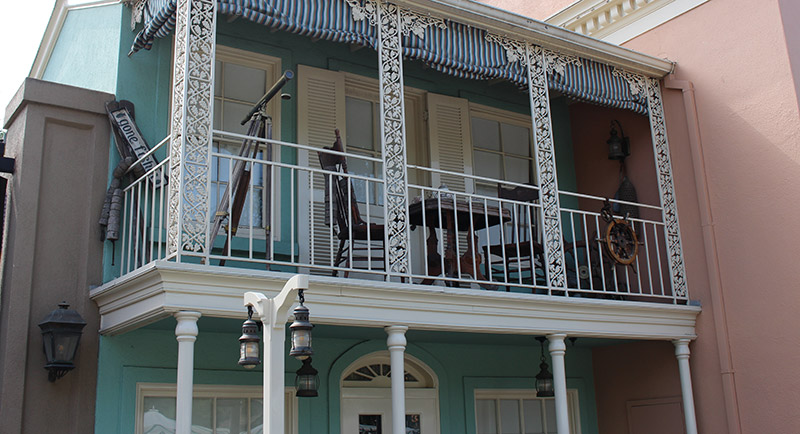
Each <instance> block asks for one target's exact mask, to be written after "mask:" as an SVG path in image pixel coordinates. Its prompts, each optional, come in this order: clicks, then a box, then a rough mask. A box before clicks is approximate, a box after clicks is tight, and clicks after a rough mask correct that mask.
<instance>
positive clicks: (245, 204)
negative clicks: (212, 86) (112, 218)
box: [115, 130, 688, 304]
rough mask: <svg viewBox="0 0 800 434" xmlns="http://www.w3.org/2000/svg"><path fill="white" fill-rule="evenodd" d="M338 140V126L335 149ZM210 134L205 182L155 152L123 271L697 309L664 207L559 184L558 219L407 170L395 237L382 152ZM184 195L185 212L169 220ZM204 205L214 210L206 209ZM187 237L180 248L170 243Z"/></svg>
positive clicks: (484, 183) (517, 199) (520, 188)
mask: <svg viewBox="0 0 800 434" xmlns="http://www.w3.org/2000/svg"><path fill="white" fill-rule="evenodd" d="M334 138H335V135H334V132H333V131H331V134H330V142H331V143H333V141H334ZM213 141H214V143H215V146H214V148H213V150H212V151H211V152H210V154H209V160H210V163H211V164H210V165H209V167H210V170H209V171H208V172H207V174H206V175H205V176H204V177H202V178H199V179H196V180H195V181H197V182H196V183H195V185H197V186H200V187H201V189H200V190H194V191H189V190H187V189H186V187H185V186H184V189H183V191H180V192H175V191H174V190H173V191H172V193H171V191H170V189H171V188H173V189H174V188H175V184H177V183H176V182H175V181H176V179H177V178H176V176H175V175H174V174H175V173H177V174H180V173H184V176H186V174H187V173H189V172H190V171H191V170H190V168H189V167H187V166H184V167H182V168H179V169H180V170H178V171H176V168H172V174H171V173H170V169H169V168H170V158H169V157H168V156H166V153H165V152H164V149H165V148H167V147H168V145H169V140H168V139H165V140H164V141H162V142H161V143H160V144H159V145H158V146H157V147H156V148H154V149H153V150H152V152H153V153H156V154H160V155H165V156H166V157H165V158H163V159H162V160H161V161H160V163H159V164H158V165H157V166H155V167H154V168H152V169H151V170H150V171H149V172H148V173H146V174H145V175H144V176H141V177H139V178H138V179H137V180H135V181H134V182H132V183H131V184H130V185H128V186H127V187H125V189H124V194H123V206H122V225H121V227H122V229H121V232H120V240H119V242H118V247H119V256H118V258H119V259H118V261H116V262H115V263H116V267H118V268H117V270H115V273H118V275H119V276H124V275H126V274H129V273H132V272H134V271H136V270H137V269H139V268H141V267H143V266H145V265H146V264H148V263H150V262H153V261H169V262H175V263H179V264H201V265H202V266H204V267H229V268H246V269H260V270H270V271H273V272H286V273H297V272H302V273H309V274H317V275H328V276H337V277H339V278H347V279H358V280H359V281H362V282H363V283H368V282H369V281H385V282H392V284H394V285H439V286H449V287H461V288H472V289H474V290H476V291H478V290H489V291H505V292H515V293H527V294H538V295H547V296H553V297H580V298H593V299H605V300H613V301H646V302H656V303H670V304H686V303H687V300H688V296H687V294H686V292H685V291H682V292H681V291H676V288H675V287H674V286H673V279H672V277H671V276H672V274H671V273H670V261H669V258H670V253H669V249H668V246H667V241H666V240H667V239H668V236H667V233H666V227H665V222H664V212H663V209H662V208H661V207H660V206H657V205H654V204H648V203H638V202H637V203H635V202H627V201H623V200H615V199H613V198H605V197H600V196H595V195H590V194H584V193H578V192H574V191H565V190H557V192H556V195H557V197H558V202H557V203H558V204H559V206H558V211H559V212H558V213H557V214H556V215H555V217H556V218H555V219H554V218H553V216H546V215H545V210H544V207H543V203H542V198H541V197H540V196H542V195H543V191H542V188H541V186H540V185H537V184H535V183H534V184H529V183H524V184H523V183H517V182H512V181H507V180H500V179H493V178H488V177H483V176H478V175H465V174H463V173H455V172H452V171H447V170H443V169H436V168H431V167H425V166H420V165H411V164H409V165H407V166H406V173H405V176H404V177H403V178H404V179H407V180H408V181H407V183H406V191H407V195H406V196H405V197H404V198H403V199H404V203H405V208H404V210H405V213H404V215H401V216H400V218H401V219H404V220H405V222H407V223H408V224H407V225H406V228H407V230H406V231H405V232H402V233H400V234H396V233H395V234H394V235H391V234H390V230H389V228H390V226H391V225H386V222H387V221H388V220H387V215H388V213H389V211H388V210H387V207H386V206H385V204H386V203H387V201H388V200H394V199H392V198H388V199H387V197H388V195H386V194H385V189H386V181H385V179H383V176H382V174H383V173H384V171H383V168H382V165H383V164H384V163H383V159H382V158H376V157H372V156H365V155H361V154H359V153H355V152H341V151H339V150H336V149H335V148H330V147H329V148H327V149H322V148H319V147H314V146H307V145H301V144H297V143H287V142H283V141H278V140H268V139H262V138H256V137H251V136H246V135H242V134H237V133H232V132H225V131H220V130H214V131H213ZM220 143H235V144H242V143H247V144H248V146H249V147H250V148H249V149H250V150H251V151H250V152H249V153H244V154H243V155H236V154H233V153H231V152H228V151H224V148H223V147H222V146H220V145H219V144H220ZM256 148H257V150H255V149H256ZM289 155H293V156H295V155H296V156H297V158H295V159H291V158H286V157H285V156H289ZM280 156H284V157H283V158H281V157H280ZM321 157H323V158H325V159H326V160H327V161H325V162H323V164H320V161H321V160H322V159H323V158H321ZM348 167H349V168H351V169H350V170H348ZM367 167H368V168H370V169H369V170H364V168H367ZM239 171H240V172H239ZM237 172H239V174H238V175H237ZM376 174H378V175H376ZM240 175H243V176H244V179H245V180H244V181H242V182H241V183H240V185H241V186H243V188H240V189H239V191H238V197H237V192H236V191H233V190H235V189H230V188H228V186H229V182H230V181H231V180H234V182H235V179H236V178H237V177H238V176H240ZM203 186H205V188H206V190H205V192H204V191H202V187H203ZM476 186H480V187H476ZM206 192H207V193H206ZM170 194H173V195H177V196H170ZM176 197H177V198H176ZM171 198H172V199H171ZM205 200H207V201H208V202H207V204H203V203H202V201H205ZM176 201H180V202H181V205H182V206H181V208H180V209H181V210H182V212H183V217H182V218H174V217H173V216H170V215H169V214H170V209H175V208H176V207H175V206H174V205H175V204H176ZM170 203H172V204H173V207H170V206H169V204H170ZM203 209H206V210H208V213H205V212H200V211H198V210H203ZM622 213H625V214H627V218H626V216H625V215H622ZM633 215H637V217H633ZM548 219H549V220H550V221H551V222H552V221H554V220H555V221H556V222H557V226H555V229H556V230H557V233H556V234H551V235H548V234H547V233H546V231H547V230H548V229H552V228H553V226H549V227H546V226H547V225H546V224H545V223H546V221H547V220H548ZM232 220H236V221H238V224H236V223H232ZM623 221H624V223H622V222H623ZM611 222H616V223H615V224H616V225H617V228H618V229H619V228H620V227H623V228H624V227H627V228H630V231H631V232H632V233H633V234H634V237H635V239H633V242H632V243H630V242H629V243H628V245H627V246H620V245H619V243H620V241H619V240H618V239H617V238H614V237H612V236H610V235H609V226H610V225H611ZM170 224H172V225H173V226H170ZM231 227H234V228H235V230H231ZM190 233H196V234H206V236H205V237H203V238H193V237H191V236H188V234H190ZM178 234H182V238H181V239H183V240H184V241H182V246H180V248H178V246H177V245H175V244H173V245H172V247H171V246H170V243H171V242H173V243H174V242H175V241H174V240H176V239H177V235H178ZM201 239H205V240H209V241H213V243H209V244H208V245H206V244H203V243H202V242H200V241H198V240H201ZM170 240H173V241H170ZM548 240H549V241H548ZM628 241H630V239H628ZM212 244H213V245H212ZM615 249H616V250H615ZM620 249H622V250H625V249H627V250H626V251H627V253H626V252H625V251H622V250H620ZM614 255H616V259H615V257H614ZM626 255H627V256H626ZM620 256H622V258H620ZM397 257H402V258H405V259H404V260H405V261H407V262H406V263H407V264H408V268H407V269H405V270H401V271H397V269H394V270H393V269H392V267H387V264H386V260H387V258H397Z"/></svg>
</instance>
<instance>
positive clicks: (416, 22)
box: [400, 9, 447, 39]
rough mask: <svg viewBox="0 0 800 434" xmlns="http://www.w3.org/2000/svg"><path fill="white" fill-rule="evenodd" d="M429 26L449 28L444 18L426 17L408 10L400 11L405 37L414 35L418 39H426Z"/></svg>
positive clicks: (401, 26) (401, 25)
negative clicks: (426, 30)
mask: <svg viewBox="0 0 800 434" xmlns="http://www.w3.org/2000/svg"><path fill="white" fill-rule="evenodd" d="M429 26H436V27H438V28H440V29H446V28H447V25H445V23H444V19H442V18H438V17H432V16H430V15H424V14H421V13H419V12H414V11H411V10H408V9H400V28H401V30H402V31H403V35H405V36H408V35H409V34H410V33H413V34H414V35H415V36H416V37H418V38H420V39H425V29H426V28H428V27H429Z"/></svg>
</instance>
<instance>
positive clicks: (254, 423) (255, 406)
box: [250, 398, 288, 433]
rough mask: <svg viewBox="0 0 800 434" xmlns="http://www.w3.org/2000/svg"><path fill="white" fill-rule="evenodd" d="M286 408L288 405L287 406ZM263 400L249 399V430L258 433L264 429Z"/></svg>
mask: <svg viewBox="0 0 800 434" xmlns="http://www.w3.org/2000/svg"><path fill="white" fill-rule="evenodd" d="M287 410H288V406H287ZM263 414H264V401H262V400H261V399H256V398H253V399H251V400H250V432H251V433H260V432H262V430H263V429H264V427H263V426H262V425H264V417H263Z"/></svg>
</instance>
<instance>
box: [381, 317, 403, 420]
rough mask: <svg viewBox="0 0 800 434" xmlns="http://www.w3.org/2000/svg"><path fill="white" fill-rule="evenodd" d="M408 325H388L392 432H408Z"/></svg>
mask: <svg viewBox="0 0 800 434" xmlns="http://www.w3.org/2000/svg"><path fill="white" fill-rule="evenodd" d="M406 330H408V327H406V326H397V325H395V326H389V327H386V333H387V334H389V337H388V338H387V339H386V345H388V346H389V363H390V364H391V369H392V432H394V433H405V432H406V389H405V387H406V383H405V372H406V368H405V364H404V360H403V357H404V353H405V351H406V344H407V341H406Z"/></svg>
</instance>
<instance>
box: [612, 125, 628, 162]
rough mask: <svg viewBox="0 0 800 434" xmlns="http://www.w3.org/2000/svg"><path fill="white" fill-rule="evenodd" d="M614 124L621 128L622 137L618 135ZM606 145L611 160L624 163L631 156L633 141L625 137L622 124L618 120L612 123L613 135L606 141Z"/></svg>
mask: <svg viewBox="0 0 800 434" xmlns="http://www.w3.org/2000/svg"><path fill="white" fill-rule="evenodd" d="M614 123H616V124H617V126H618V127H619V133H620V135H621V136H622V137H620V136H618V135H617V129H616V128H615V127H614ZM606 144H608V159H609V160H620V161H623V160H625V157H627V156H629V155H631V141H630V139H629V138H628V137H627V136H625V132H623V131H622V124H620V123H619V121H618V120H616V119H614V120H613V121H611V133H610V137H609V138H608V140H606Z"/></svg>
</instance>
